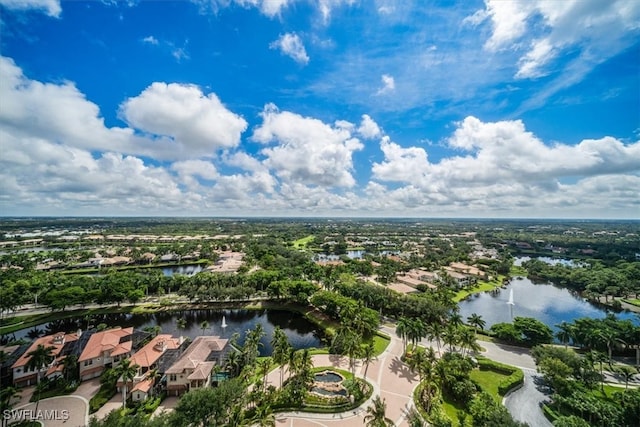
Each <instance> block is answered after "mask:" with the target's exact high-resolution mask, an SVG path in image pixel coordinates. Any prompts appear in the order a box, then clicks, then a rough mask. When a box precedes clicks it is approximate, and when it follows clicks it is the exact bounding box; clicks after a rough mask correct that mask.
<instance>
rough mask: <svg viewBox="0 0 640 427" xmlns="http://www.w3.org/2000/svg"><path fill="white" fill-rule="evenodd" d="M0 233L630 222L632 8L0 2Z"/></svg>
mask: <svg viewBox="0 0 640 427" xmlns="http://www.w3.org/2000/svg"><path fill="white" fill-rule="evenodd" d="M0 25H1V27H0V36H1V37H0V56H1V57H0V144H1V146H2V154H0V182H2V183H3V184H2V185H1V186H0V213H2V214H3V215H127V216H128V215H144V216H147V215H149V216H151V215H198V216H200V215H206V216H219V215H225V216H226V215H232V216H236V215H238V216H415V217H550V218H565V217H570V218H573V217H575V218H638V213H639V212H640V197H639V194H640V142H639V136H640V77H639V76H640V60H639V58H640V3H638V2H633V1H628V0H618V1H597V0H593V1H589V0H576V1H570V0H567V1H562V2H559V1H548V0H530V1H493V0H486V1H484V2H482V1H464V2H462V1H461V2H451V1H418V0H416V1H409V0H397V1H393V0H379V1H375V0H369V1H365V0H360V1H357V0H206V1H205V0H194V1H176V2H168V1H128V2H120V1H117V2H116V1H103V2H99V1H86V2H83V1H63V2H59V1H58V0H0Z"/></svg>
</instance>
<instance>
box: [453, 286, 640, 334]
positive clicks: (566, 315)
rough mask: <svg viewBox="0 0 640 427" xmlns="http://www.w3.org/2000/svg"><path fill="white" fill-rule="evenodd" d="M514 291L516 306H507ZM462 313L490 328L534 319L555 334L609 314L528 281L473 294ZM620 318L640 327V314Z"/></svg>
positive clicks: (625, 313)
mask: <svg viewBox="0 0 640 427" xmlns="http://www.w3.org/2000/svg"><path fill="white" fill-rule="evenodd" d="M511 290H513V302H514V305H513V306H510V305H509V304H507V302H508V301H509V294H510V293H511ZM458 306H459V307H460V314H461V315H462V317H463V318H464V319H466V318H467V317H468V316H469V315H471V314H472V313H477V314H479V315H481V316H482V318H483V319H484V321H485V322H487V325H486V328H487V329H488V328H489V327H491V325H493V324H495V323H501V322H511V320H512V315H513V317H517V316H520V317H533V318H536V319H538V320H540V321H541V322H543V323H545V324H546V325H548V326H549V327H551V329H553V330H554V331H555V330H556V329H557V328H555V325H556V324H559V323H561V322H563V321H565V322H571V321H573V320H574V319H577V318H580V317H592V318H603V317H605V316H606V314H607V311H606V310H605V309H604V308H602V307H600V306H596V305H594V304H592V303H590V302H588V301H586V300H585V299H584V298H582V297H581V296H580V295H578V294H575V293H572V292H571V291H569V290H568V289H564V288H559V287H556V286H554V285H552V284H550V283H543V284H534V283H533V282H531V280H529V279H526V278H514V279H512V280H511V283H510V284H509V285H507V286H506V287H504V288H501V289H497V290H496V291H492V292H488V293H482V294H476V295H472V296H470V297H469V298H467V299H466V300H464V301H460V303H459V304H458ZM615 314H616V317H617V318H618V319H629V320H631V321H633V322H634V323H635V324H640V318H639V317H638V315H637V314H635V313H632V312H629V311H623V312H620V313H615Z"/></svg>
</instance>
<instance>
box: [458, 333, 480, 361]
mask: <svg viewBox="0 0 640 427" xmlns="http://www.w3.org/2000/svg"><path fill="white" fill-rule="evenodd" d="M459 338H460V346H461V348H462V354H463V355H464V354H465V348H466V349H468V350H469V352H471V351H476V352H477V351H480V346H479V345H478V343H477V342H476V333H475V330H474V331H472V330H471V329H470V328H468V327H463V328H462V332H461V333H460V335H459Z"/></svg>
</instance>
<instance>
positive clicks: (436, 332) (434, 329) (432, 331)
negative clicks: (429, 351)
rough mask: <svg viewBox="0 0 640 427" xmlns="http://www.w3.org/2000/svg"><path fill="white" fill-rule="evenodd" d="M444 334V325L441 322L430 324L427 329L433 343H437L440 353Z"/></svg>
mask: <svg viewBox="0 0 640 427" xmlns="http://www.w3.org/2000/svg"><path fill="white" fill-rule="evenodd" d="M443 333H444V330H443V328H442V323H440V322H434V323H432V324H430V325H429V327H428V328H427V337H428V338H429V340H431V341H433V340H435V341H436V345H437V346H438V353H440V347H441V340H442V334H443Z"/></svg>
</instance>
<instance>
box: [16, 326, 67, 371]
mask: <svg viewBox="0 0 640 427" xmlns="http://www.w3.org/2000/svg"><path fill="white" fill-rule="evenodd" d="M77 339H78V334H76V333H72V334H65V333H63V332H58V333H56V334H53V335H46V336H44V337H40V338H38V339H36V340H35V341H34V342H33V343H32V344H31V346H30V347H29V348H28V349H27V351H25V352H24V354H23V355H22V356H20V358H19V359H18V360H16V362H15V363H14V364H13V365H12V366H11V367H12V368H19V367H21V366H25V365H26V364H27V363H29V359H31V357H30V356H28V354H29V353H31V352H32V351H34V350H35V349H36V348H38V345H43V346H45V347H54V350H53V351H52V352H51V354H53V355H54V356H55V357H58V354H60V351H61V350H62V347H64V344H65V343H68V342H71V341H75V340H77Z"/></svg>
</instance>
